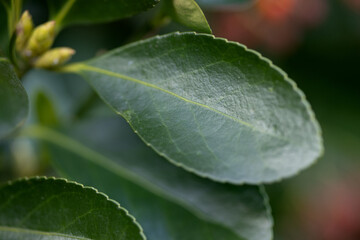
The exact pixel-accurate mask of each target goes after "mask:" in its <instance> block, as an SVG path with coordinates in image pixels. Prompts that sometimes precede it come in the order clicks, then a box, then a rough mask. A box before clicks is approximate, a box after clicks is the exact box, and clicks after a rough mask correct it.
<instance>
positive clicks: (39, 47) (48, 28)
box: [24, 21, 55, 57]
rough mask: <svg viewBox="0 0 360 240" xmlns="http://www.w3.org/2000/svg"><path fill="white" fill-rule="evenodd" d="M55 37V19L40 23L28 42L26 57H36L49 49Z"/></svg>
mask: <svg viewBox="0 0 360 240" xmlns="http://www.w3.org/2000/svg"><path fill="white" fill-rule="evenodd" d="M54 39H55V21H49V22H46V23H44V24H41V25H39V26H38V27H36V28H35V29H34V31H33V33H32V34H31V36H30V39H29V41H28V43H27V46H26V49H25V51H24V54H25V56H26V57H36V56H39V55H41V54H42V53H44V52H45V51H47V50H48V49H49V48H50V47H51V45H52V44H53V42H54Z"/></svg>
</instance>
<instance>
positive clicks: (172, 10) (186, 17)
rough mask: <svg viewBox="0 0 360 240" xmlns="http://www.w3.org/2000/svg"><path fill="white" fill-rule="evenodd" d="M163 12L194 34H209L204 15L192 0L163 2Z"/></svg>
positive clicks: (167, 0)
mask: <svg viewBox="0 0 360 240" xmlns="http://www.w3.org/2000/svg"><path fill="white" fill-rule="evenodd" d="M163 11H164V13H166V14H167V15H169V16H170V17H171V18H172V19H173V20H174V21H176V22H178V23H180V24H183V25H184V26H187V27H189V28H190V29H192V30H194V31H196V32H201V33H211V29H210V26H209V24H208V22H207V20H206V17H205V15H204V13H203V12H202V10H201V8H200V7H199V6H198V5H197V3H196V2H195V1H194V0H165V1H164V10H163Z"/></svg>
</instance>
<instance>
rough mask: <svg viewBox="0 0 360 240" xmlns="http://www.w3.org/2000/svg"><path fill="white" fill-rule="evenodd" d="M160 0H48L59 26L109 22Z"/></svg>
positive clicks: (53, 17)
mask: <svg viewBox="0 0 360 240" xmlns="http://www.w3.org/2000/svg"><path fill="white" fill-rule="evenodd" d="M158 2H159V0H136V1H128V0H107V1H99V0H48V5H49V9H50V16H51V18H52V19H54V20H55V21H56V22H57V24H58V27H65V26H68V25H71V24H84V23H85V24H88V23H99V22H108V21H113V20H117V19H121V18H124V17H129V16H132V15H134V14H137V13H139V12H142V11H145V10H147V9H149V8H151V7H153V6H155V4H156V3H158Z"/></svg>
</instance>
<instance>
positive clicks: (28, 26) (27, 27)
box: [15, 11, 34, 52]
mask: <svg viewBox="0 0 360 240" xmlns="http://www.w3.org/2000/svg"><path fill="white" fill-rule="evenodd" d="M33 28H34V24H33V21H32V18H31V15H30V14H29V12H28V11H25V12H24V13H23V14H22V16H21V18H20V20H19V22H18V24H17V25H16V42H15V47H16V50H17V51H19V52H21V51H22V50H23V49H24V48H25V45H26V43H27V41H28V39H29V37H30V35H31V33H32V31H33Z"/></svg>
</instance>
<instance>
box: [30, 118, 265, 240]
mask: <svg viewBox="0 0 360 240" xmlns="http://www.w3.org/2000/svg"><path fill="white" fill-rule="evenodd" d="M68 133H69V135H72V136H73V138H70V137H67V136H65V135H62V134H60V133H58V132H54V131H52V130H50V129H46V128H42V127H32V128H29V129H28V130H27V131H25V135H27V136H30V137H33V138H37V139H43V140H45V141H46V142H47V143H50V144H51V145H50V146H51V147H50V153H51V156H52V160H53V163H54V165H55V166H56V168H57V169H58V170H59V172H60V173H61V174H63V176H67V177H69V178H71V179H74V180H77V181H82V182H84V183H86V184H89V185H92V186H95V187H97V188H98V189H100V190H101V191H104V192H105V193H107V194H109V195H110V197H111V198H114V199H116V200H118V201H119V202H121V203H122V204H123V206H124V207H126V208H127V209H129V210H130V212H131V213H132V214H134V216H135V217H136V219H137V220H138V221H139V223H140V224H141V225H142V226H143V228H144V231H145V233H146V235H147V237H148V238H149V239H150V240H162V239H164V240H167V239H174V240H183V239H191V240H195V239H207V238H213V239H227V240H240V239H242V240H244V239H247V240H266V239H271V238H272V230H271V227H272V219H271V216H270V213H269V212H270V211H269V209H268V208H269V207H268V203H267V197H266V195H264V193H263V192H261V190H260V189H259V187H257V186H234V185H230V184H220V183H216V182H213V181H210V180H207V179H203V178H200V177H197V176H196V175H193V174H191V173H188V172H186V171H184V170H182V169H181V168H177V167H175V166H173V165H172V164H171V163H169V162H167V161H166V160H164V159H162V158H161V157H159V156H158V155H157V154H156V153H154V152H153V151H152V150H151V149H150V148H148V147H146V146H145V145H144V144H143V143H142V142H141V140H140V139H138V137H137V136H136V135H135V134H134V133H132V130H131V129H130V127H128V126H127V124H126V122H125V121H124V120H121V119H118V118H116V117H114V116H111V117H110V118H109V117H106V118H96V119H92V120H87V121H83V122H79V123H78V125H76V126H74V127H72V128H70V129H68ZM80 142H83V143H85V144H86V145H83V144H81V143H80ZM210 236H211V237H210Z"/></svg>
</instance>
